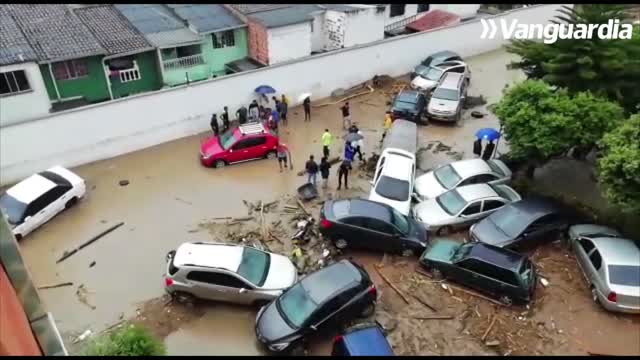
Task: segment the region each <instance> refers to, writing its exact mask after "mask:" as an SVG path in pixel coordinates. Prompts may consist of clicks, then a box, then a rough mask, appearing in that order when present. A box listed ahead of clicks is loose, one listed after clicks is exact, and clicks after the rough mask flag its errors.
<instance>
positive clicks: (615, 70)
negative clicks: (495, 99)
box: [507, 4, 640, 113]
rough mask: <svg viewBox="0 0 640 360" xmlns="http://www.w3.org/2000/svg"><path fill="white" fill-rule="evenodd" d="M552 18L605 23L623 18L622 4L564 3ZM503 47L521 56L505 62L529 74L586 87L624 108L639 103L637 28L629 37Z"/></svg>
mask: <svg viewBox="0 0 640 360" xmlns="http://www.w3.org/2000/svg"><path fill="white" fill-rule="evenodd" d="M558 12H559V13H560V14H559V15H557V16H556V19H557V21H555V22H556V23H568V24H573V25H572V26H574V25H575V24H605V23H607V21H608V20H609V19H619V20H623V19H625V18H626V16H627V15H626V13H625V8H624V6H621V5H615V4H581V5H579V6H576V8H575V9H572V8H571V7H568V6H564V7H563V8H562V9H561V10H559V11H558ZM507 51H508V52H510V53H513V54H517V55H519V56H520V58H521V59H520V60H519V61H516V62H512V63H511V64H510V65H509V67H511V68H520V69H522V70H523V71H524V72H525V73H526V74H527V76H528V77H529V78H530V79H542V80H544V81H546V82H548V83H549V84H552V85H556V86H558V87H564V88H567V89H568V91H570V92H579V91H591V92H592V93H594V94H597V95H600V96H605V97H607V98H609V99H611V100H615V101H617V102H619V103H620V104H621V105H622V106H623V107H624V108H625V110H626V111H627V112H631V113H632V112H636V111H637V110H638V108H637V107H638V105H639V104H640V86H638V82H639V81H640V30H639V29H638V27H637V26H636V27H635V29H634V34H633V36H632V37H631V39H599V38H598V37H597V36H594V37H593V38H592V39H558V40H557V41H556V42H554V43H552V44H544V43H542V42H538V41H534V40H513V41H511V43H510V44H509V45H508V46H507Z"/></svg>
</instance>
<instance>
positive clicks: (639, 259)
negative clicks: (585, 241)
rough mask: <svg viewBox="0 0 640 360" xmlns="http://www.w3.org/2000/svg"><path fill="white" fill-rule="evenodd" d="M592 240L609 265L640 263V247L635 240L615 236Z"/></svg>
mask: <svg viewBox="0 0 640 360" xmlns="http://www.w3.org/2000/svg"><path fill="white" fill-rule="evenodd" d="M591 240H592V241H593V243H594V244H595V246H596V248H597V249H598V251H599V252H600V255H601V256H602V258H603V259H604V260H605V262H606V263H607V264H608V265H636V266H637V265H640V248H638V245H636V243H635V242H634V241H633V240H631V239H625V238H614V237H600V238H595V239H593V238H592V239H591Z"/></svg>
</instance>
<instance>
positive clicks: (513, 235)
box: [469, 198, 574, 249]
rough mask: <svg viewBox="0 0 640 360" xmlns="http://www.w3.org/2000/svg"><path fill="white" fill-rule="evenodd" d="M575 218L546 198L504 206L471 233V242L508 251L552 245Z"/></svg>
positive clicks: (530, 199) (471, 230)
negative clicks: (547, 243)
mask: <svg viewBox="0 0 640 360" xmlns="http://www.w3.org/2000/svg"><path fill="white" fill-rule="evenodd" d="M573 217H574V214H572V213H570V212H569V211H568V209H566V208H564V206H562V205H560V204H558V203H557V202H555V201H553V200H551V199H546V198H529V199H524V200H520V201H516V202H513V203H511V204H508V205H505V206H504V207H502V208H501V209H500V210H498V211H496V212H494V213H493V214H491V215H489V216H488V217H486V218H484V219H483V220H481V221H480V222H478V223H476V224H474V225H473V226H472V227H471V229H469V236H470V238H471V240H472V241H481V242H484V243H487V244H491V245H495V246H498V247H504V248H509V249H523V248H528V247H530V246H534V245H539V244H541V243H544V242H551V241H554V240H557V239H558V236H559V235H561V234H564V233H565V232H566V231H567V229H568V227H569V225H570V220H569V219H571V218H573Z"/></svg>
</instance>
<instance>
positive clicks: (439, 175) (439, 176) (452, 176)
mask: <svg viewBox="0 0 640 360" xmlns="http://www.w3.org/2000/svg"><path fill="white" fill-rule="evenodd" d="M433 175H434V176H435V178H436V180H438V182H439V183H440V185H442V186H443V187H444V188H445V189H453V188H454V187H455V186H456V185H457V184H458V181H460V179H461V178H460V175H458V173H457V172H456V170H455V169H454V168H453V166H451V165H446V166H443V167H441V168H439V169H436V170H435V171H434V172H433Z"/></svg>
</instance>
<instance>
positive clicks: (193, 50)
mask: <svg viewBox="0 0 640 360" xmlns="http://www.w3.org/2000/svg"><path fill="white" fill-rule="evenodd" d="M201 52H202V49H201V48H200V45H190V46H181V47H179V48H176V54H177V55H178V58H183V57H187V56H193V55H199V54H200V53H201Z"/></svg>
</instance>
